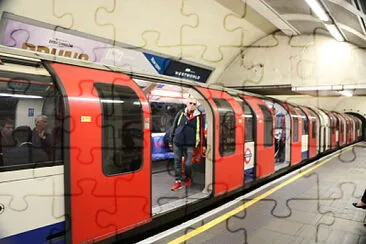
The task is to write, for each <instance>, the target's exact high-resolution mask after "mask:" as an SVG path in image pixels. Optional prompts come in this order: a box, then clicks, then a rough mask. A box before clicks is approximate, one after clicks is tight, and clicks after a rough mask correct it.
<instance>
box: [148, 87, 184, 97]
mask: <svg viewBox="0 0 366 244" xmlns="http://www.w3.org/2000/svg"><path fill="white" fill-rule="evenodd" d="M150 94H151V95H152V96H160V97H176V98H182V97H184V94H183V92H177V91H167V90H159V89H155V90H152V91H151V93H150Z"/></svg>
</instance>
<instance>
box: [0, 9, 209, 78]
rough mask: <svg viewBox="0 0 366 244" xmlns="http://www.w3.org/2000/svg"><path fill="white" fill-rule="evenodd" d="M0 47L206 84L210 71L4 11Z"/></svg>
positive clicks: (197, 65) (191, 63) (0, 28)
mask: <svg viewBox="0 0 366 244" xmlns="http://www.w3.org/2000/svg"><path fill="white" fill-rule="evenodd" d="M0 44H1V45H4V46H9V47H15V48H21V49H26V50H31V51H35V52H43V53H48V54H51V55H55V56H63V57H68V58H73V59H80V60H87V61H91V62H98V63H103V64H107V65H113V66H117V67H119V68H122V69H127V70H129V71H131V72H138V73H143V74H149V75H154V74H161V75H167V76H172V77H178V78H181V79H185V80H191V81H196V82H201V83H205V82H207V80H208V78H209V76H210V74H211V73H212V71H213V68H211V67H207V66H204V65H200V64H195V63H193V62H189V61H185V60H178V59H177V58H174V57H169V56H166V55H163V54H157V53H153V52H151V51H148V50H145V49H142V48H138V47H135V46H130V45H127V44H123V43H119V42H115V41H112V40H108V39H104V38H101V37H96V36H93V35H90V34H86V33H82V32H79V31H74V30H68V29H64V28H61V27H59V26H54V25H51V24H47V23H43V22H39V21H36V20H32V19H28V18H25V17H20V16H16V15H13V14H10V13H6V12H4V13H3V14H2V16H1V22H0Z"/></svg>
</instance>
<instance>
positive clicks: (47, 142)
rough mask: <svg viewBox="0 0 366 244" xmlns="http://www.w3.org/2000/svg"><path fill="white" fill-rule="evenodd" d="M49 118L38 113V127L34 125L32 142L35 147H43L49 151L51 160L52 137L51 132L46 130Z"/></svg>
mask: <svg viewBox="0 0 366 244" xmlns="http://www.w3.org/2000/svg"><path fill="white" fill-rule="evenodd" d="M47 120H48V118H47V116H46V115H38V116H36V118H35V119H34V124H35V125H36V127H34V129H33V133H32V144H33V147H35V148H39V149H43V150H44V151H45V152H46V153H47V157H48V159H49V160H51V159H52V157H53V155H52V154H53V153H52V138H51V134H50V133H48V132H46V130H47Z"/></svg>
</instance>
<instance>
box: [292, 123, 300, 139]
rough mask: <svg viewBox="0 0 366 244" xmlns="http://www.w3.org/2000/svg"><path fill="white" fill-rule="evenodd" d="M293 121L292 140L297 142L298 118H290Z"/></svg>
mask: <svg viewBox="0 0 366 244" xmlns="http://www.w3.org/2000/svg"><path fill="white" fill-rule="evenodd" d="M292 119H293V121H294V130H293V133H292V141H293V142H298V141H299V119H298V118H292Z"/></svg>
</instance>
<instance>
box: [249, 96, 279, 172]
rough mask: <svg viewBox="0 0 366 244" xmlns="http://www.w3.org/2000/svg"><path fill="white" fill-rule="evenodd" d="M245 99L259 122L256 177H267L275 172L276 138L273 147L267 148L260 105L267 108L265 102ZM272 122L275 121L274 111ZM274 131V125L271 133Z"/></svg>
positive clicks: (252, 98)
mask: <svg viewBox="0 0 366 244" xmlns="http://www.w3.org/2000/svg"><path fill="white" fill-rule="evenodd" d="M244 99H245V100H246V101H247V102H248V103H249V105H250V106H251V107H252V108H253V111H254V113H255V115H256V121H257V137H256V144H255V146H256V163H257V164H256V177H258V178H260V177H265V176H268V175H270V174H272V173H273V172H274V170H275V165H274V153H275V145H274V137H273V135H272V146H265V145H264V144H265V143H264V118H263V113H262V110H261V109H260V107H259V105H263V106H267V105H266V104H265V102H264V101H263V100H261V99H259V98H257V97H250V96H244ZM270 112H271V114H272V121H274V115H273V111H271V110H270ZM273 131H274V123H273V126H272V130H271V133H272V134H273Z"/></svg>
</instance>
